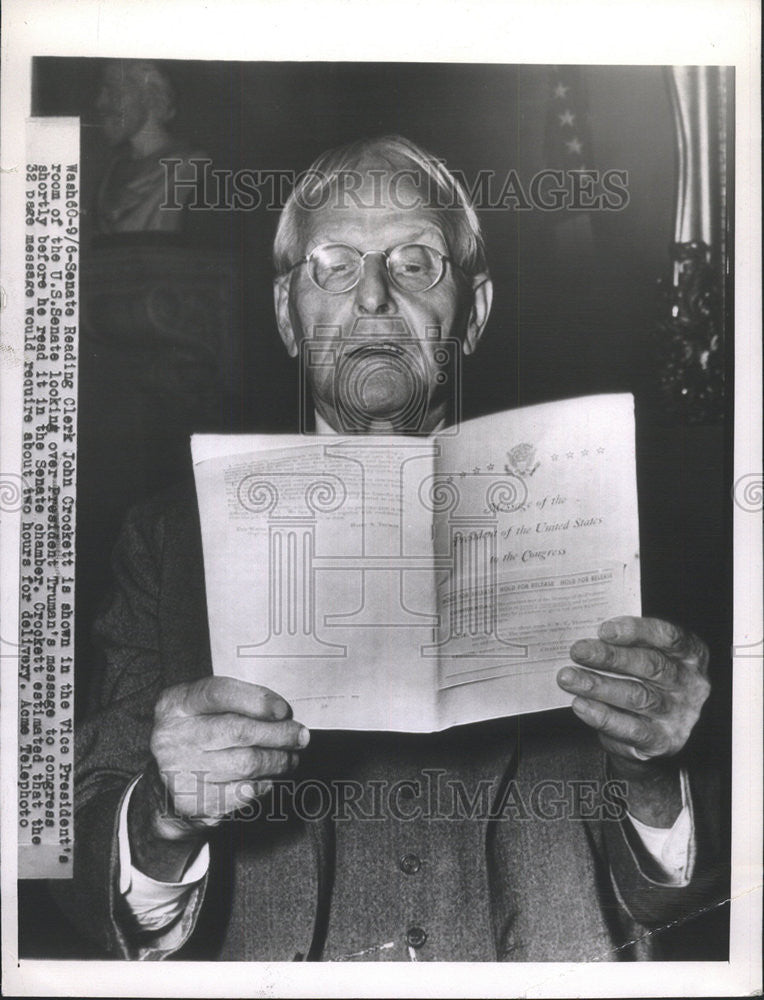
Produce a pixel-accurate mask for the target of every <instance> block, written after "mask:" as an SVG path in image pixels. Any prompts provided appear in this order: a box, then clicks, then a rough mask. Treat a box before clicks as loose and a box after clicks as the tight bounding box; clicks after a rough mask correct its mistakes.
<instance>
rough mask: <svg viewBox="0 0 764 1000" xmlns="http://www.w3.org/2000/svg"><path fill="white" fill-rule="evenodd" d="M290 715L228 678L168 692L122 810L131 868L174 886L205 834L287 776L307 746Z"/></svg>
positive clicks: (269, 695)
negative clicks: (147, 755)
mask: <svg viewBox="0 0 764 1000" xmlns="http://www.w3.org/2000/svg"><path fill="white" fill-rule="evenodd" d="M290 716H291V709H290V707H289V705H288V704H287V702H286V701H284V699H283V698H281V697H280V695H278V694H275V693H274V692H273V691H270V690H268V688H264V687H260V686H259V685H257V684H248V683H247V682H246V681H240V680H235V679H233V678H231V677H208V678H204V679H203V680H199V681H195V682H193V683H191V684H178V685H177V686H175V687H171V688H166V689H165V690H164V691H163V692H162V693H161V694H160V696H159V699H158V701H157V704H156V707H155V709H154V728H153V730H152V733H151V753H152V755H153V758H154V760H153V764H152V766H150V767H149V768H148V769H147V771H146V772H145V773H144V775H143V776H142V777H141V779H140V781H139V782H138V784H137V785H136V787H135V789H134V790H133V795H132V798H131V800H130V808H129V811H128V829H129V834H130V849H131V853H132V857H133V864H134V865H135V867H136V868H138V869H140V870H141V871H142V872H144V873H145V874H146V875H150V876H151V877H153V878H156V879H159V880H161V881H165V882H167V881H177V880H178V879H179V878H180V877H181V876H182V874H183V870H184V868H185V867H186V864H187V862H188V861H189V859H190V858H191V856H192V855H193V854H195V853H196V851H197V850H198V848H199V846H200V845H201V842H202V841H203V840H204V836H205V833H206V831H208V830H209V829H210V828H211V827H214V826H217V825H218V824H219V823H220V822H221V821H222V820H223V819H224V818H225V817H226V816H228V815H230V814H231V813H233V812H235V811H236V810H237V809H241V808H242V807H243V806H246V805H247V804H248V803H250V802H251V801H252V800H253V799H255V798H257V797H259V796H261V795H264V794H265V793H266V792H267V791H268V790H269V789H270V787H271V785H272V783H273V779H274V778H279V777H282V776H283V775H285V774H288V773H289V772H290V771H291V770H292V769H293V768H294V767H295V766H296V765H297V762H298V760H299V751H300V750H301V749H302V748H303V747H305V746H307V744H308V741H309V739H310V734H309V732H308V730H307V729H305V727H304V726H301V725H300V724H299V723H298V722H295V721H294V720H293V719H291V718H290Z"/></svg>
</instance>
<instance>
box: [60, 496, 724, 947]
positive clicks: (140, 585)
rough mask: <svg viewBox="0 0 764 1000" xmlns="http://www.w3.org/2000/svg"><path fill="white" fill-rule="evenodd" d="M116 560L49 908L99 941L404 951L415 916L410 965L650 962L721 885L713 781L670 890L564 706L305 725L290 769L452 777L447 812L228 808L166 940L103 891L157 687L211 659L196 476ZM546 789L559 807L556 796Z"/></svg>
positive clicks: (110, 880) (162, 503)
mask: <svg viewBox="0 0 764 1000" xmlns="http://www.w3.org/2000/svg"><path fill="white" fill-rule="evenodd" d="M113 568H114V579H115V587H114V592H113V594H112V595H111V596H110V598H109V600H108V602H107V603H106V604H105V611H104V613H103V614H102V615H101V616H100V618H99V619H98V621H97V624H96V628H95V632H96V639H97V642H98V644H99V646H100V649H101V650H102V653H103V657H104V664H103V671H102V673H101V675H100V684H99V690H98V693H97V697H96V706H95V710H94V712H93V713H92V715H91V717H90V718H89V719H88V721H87V722H86V723H85V725H84V726H83V727H81V729H80V731H79V733H78V737H77V768H76V806H77V812H76V827H75V830H76V847H75V862H74V879H73V882H72V883H71V884H67V886H66V887H65V891H62V887H58V889H59V892H58V897H59V902H60V905H61V906H62V908H63V909H64V910H65V911H66V913H67V914H68V915H69V916H70V918H71V919H72V920H73V921H74V922H75V923H76V924H77V925H78V926H79V928H80V929H81V930H82V931H84V932H85V933H86V934H87V935H89V936H90V937H91V938H93V939H94V940H96V941H97V942H99V943H100V945H101V947H102V948H103V950H104V953H105V954H109V955H112V956H115V957H121V958H141V959H158V958H165V957H169V956H170V955H172V956H173V957H179V958H200V959H210V958H220V959H230V960H263V961H265V960H267V961H292V960H318V959H343V960H347V959H353V958H357V959H359V960H374V959H393V960H394V959H401V958H403V959H405V958H407V957H409V956H408V954H407V944H406V942H407V930H409V929H410V927H411V925H412V924H414V925H415V928H416V929H417V930H418V929H424V931H425V932H426V934H425V936H426V943H425V944H424V945H422V946H421V947H420V948H419V952H418V956H417V957H418V958H420V959H432V960H474V961H482V960H485V961H528V960H535V961H543V960H555V961H596V960H605V961H615V960H622V959H635V958H652V957H659V954H658V953H657V952H656V936H655V935H654V934H653V933H652V929H653V928H655V927H656V926H659V925H662V924H664V923H668V922H671V921H675V920H678V919H681V918H682V917H683V916H684V915H686V914H689V913H693V912H697V911H699V910H700V909H701V908H704V907H706V906H708V905H710V904H711V903H713V902H714V901H715V900H716V899H717V898H718V896H719V894H720V893H721V892H722V891H723V890H722V889H721V888H720V884H721V882H720V880H721V878H722V875H723V866H722V865H719V864H718V863H717V861H716V858H717V855H718V851H719V844H718V842H717V839H716V837H715V834H714V824H713V823H712V822H711V821H710V819H709V817H713V812H714V803H713V789H712V787H711V784H710V783H709V782H708V781H707V780H705V779H704V780H703V781H701V782H698V783H693V784H692V798H693V809H694V820H695V828H696V845H697V848H696V859H695V865H694V874H693V877H692V879H691V880H690V882H689V884H687V885H684V886H669V885H665V884H663V882H662V881H661V875H660V873H659V872H657V871H656V870H655V868H654V867H651V860H650V859H649V857H647V856H646V855H645V854H644V852H643V851H642V852H640V847H639V843H638V841H635V838H634V835H633V831H631V832H630V828H629V823H628V821H627V820H626V821H622V820H621V819H618V818H614V817H613V815H612V809H611V806H612V803H611V802H609V801H605V799H603V792H602V789H603V787H604V786H605V783H606V781H607V774H606V770H605V756H604V754H603V753H602V752H601V750H600V749H599V745H598V743H597V740H596V738H595V737H594V735H593V734H591V733H590V731H589V730H588V729H586V727H584V726H583V724H581V723H579V722H578V721H577V720H576V719H575V718H574V717H573V715H572V713H571V712H569V711H568V710H564V711H560V712H551V713H542V714H540V715H537V716H530V717H521V718H519V719H514V720H511V719H502V720H497V721H495V722H491V723H485V724H481V725H478V726H465V727H459V728H457V729H455V730H451V731H449V732H447V733H445V734H434V735H432V736H407V735H406V734H370V733H345V734H343V733H314V735H313V740H312V742H311V746H310V747H309V752H306V753H305V754H304V755H303V756H304V760H303V763H301V765H300V769H299V771H298V774H297V775H296V779H301V780H302V781H303V782H304V783H305V786H306V787H307V784H308V783H309V782H310V781H313V782H314V786H315V783H316V782H318V781H319V779H320V780H323V781H327V782H330V783H331V782H338V781H339V783H340V784H339V786H338V787H340V786H341V787H348V786H347V785H342V782H343V781H347V782H352V781H353V780H355V781H356V787H368V786H369V782H370V781H371V782H374V781H376V782H377V787H383V786H384V787H388V788H389V787H390V784H391V783H395V782H396V781H398V782H399V783H400V781H401V778H406V779H412V780H413V779H415V780H414V783H415V784H416V781H418V780H420V779H423V777H424V778H426V779H427V781H428V782H430V783H431V782H432V781H433V780H437V781H439V782H441V783H442V782H445V783H446V784H447V785H448V783H449V782H450V781H451V780H452V779H457V780H458V782H459V783H460V785H459V787H460V788H461V789H462V792H461V793H458V794H457V799H458V801H457V803H456V806H455V805H454V796H453V794H452V795H451V798H450V799H449V801H448V802H447V803H446V804H445V805H444V804H443V803H439V806H438V808H439V809H440V812H441V813H443V811H444V810H445V815H440V814H437V815H434V816H430V817H427V816H424V817H423V818H419V819H418V820H417V821H416V822H412V821H411V819H410V813H411V810H410V809H409V808H408V807H407V808H406V809H404V808H403V807H402V806H400V801H401V800H399V801H398V805H399V806H400V808H398V809H397V810H393V813H394V814H392V813H391V811H390V802H389V801H388V802H387V805H386V806H385V809H383V810H382V813H381V814H380V815H379V816H376V817H375V821H371V822H367V823H365V824H364V823H360V822H359V821H358V819H357V816H354V814H353V812H352V809H351V810H350V814H349V815H348V816H340V817H338V816H337V815H336V814H335V813H334V812H332V811H330V812H329V814H327V812H326V810H324V812H323V813H321V814H319V813H318V812H316V813H311V814H310V816H306V811H307V810H306V808H303V810H302V811H301V813H300V814H299V815H297V814H296V812H295V810H294V809H292V808H291V807H289V806H287V807H286V808H285V815H284V816H279V817H278V819H277V821H274V820H272V819H269V818H268V816H267V815H261V816H259V817H256V818H254V819H252V821H250V822H244V821H231V822H226V823H224V824H222V826H221V828H220V829H218V830H217V831H216V832H215V833H214V834H213V835H212V837H211V859H212V860H211V865H210V871H209V873H208V875H207V877H206V878H205V880H204V882H203V883H202V884H201V885H200V886H198V887H197V888H196V889H195V890H194V891H193V893H192V896H191V899H190V901H189V905H188V907H187V909H186V911H185V913H184V915H183V916H182V918H181V919H180V929H179V930H178V931H177V938H176V940H175V943H174V944H173V945H172V946H171V947H167V946H166V945H164V944H163V939H162V936H161V935H160V936H159V937H154V938H152V937H150V936H147V935H146V934H143V933H141V932H140V931H136V930H135V929H134V928H133V927H132V926H131V920H130V917H129V914H126V913H125V911H124V906H123V904H122V902H121V900H120V897H119V893H118V874H119V873H118V851H117V840H116V830H117V820H118V816H119V811H120V806H121V803H122V801H123V798H124V795H125V791H126V789H127V787H128V785H129V783H130V782H131V780H132V779H133V778H134V777H135V776H136V775H137V774H139V773H141V771H142V770H143V769H144V768H145V767H146V766H147V764H148V762H149V760H150V753H149V736H150V732H151V726H152V721H153V709H154V704H155V702H156V699H157V696H158V694H159V692H160V691H161V690H162V689H163V688H164V687H166V686H168V685H172V684H176V683H181V682H185V681H189V680H193V679H196V678H200V677H203V676H206V675H208V674H209V673H210V672H211V663H210V650H209V636H208V628H207V615H206V602H205V593H204V575H203V565H202V552H201V539H200V532H199V524H198V515H197V512H196V503H195V497H194V495H193V490H190V489H189V490H179V491H173V492H170V493H168V494H167V495H165V496H163V497H161V498H158V499H157V500H155V501H152V502H151V503H149V504H147V505H144V506H143V507H141V508H138V509H136V510H135V511H133V512H132V513H131V515H130V517H129V518H128V520H127V523H126V526H125V529H124V531H123V533H122V536H121V539H120V541H119V543H118V545H117V548H116V550H115V555H114V566H113ZM691 778H692V776H691ZM385 783H387V785H386V786H385ZM540 783H541V784H542V785H543V786H544V787H543V788H542V789H541V793H542V796H541V798H540V799H538V800H536V804H537V805H539V803H541V805H539V808H538V809H534V808H532V807H531V806H532V805H533V802H534V795H538V794H539V785H540ZM582 783H583V784H582ZM582 787H583V788H584V789H585V790H584V791H583V793H581V791H580V790H581V788H582ZM576 789H578V791H576ZM399 790H400V789H399ZM571 790H573V791H571ZM451 792H453V789H451ZM544 794H547V798H543V795H544ZM571 795H574V796H578V805H577V807H576V809H575V810H573V812H575V813H576V815H572V813H571V810H570V808H569V805H570V796H571ZM459 796H461V797H459ZM556 799H562V800H564V802H565V803H566V805H565V806H564V807H562V808H560V807H558V808H555V806H554V801H555V800H556ZM306 801H307V800H306ZM486 803H488V804H490V808H486ZM529 803H530V804H531V805H530V806H529ZM457 806H458V808H457ZM449 810H450V813H449ZM402 812H406V815H405V816H404V815H401V813H402ZM313 816H315V818H313ZM412 844H413V846H414V848H415V849H416V853H415V854H411V853H409V854H406V855H405V856H406V857H407V858H410V857H415V858H416V860H417V863H418V862H419V861H420V859H421V862H422V864H421V867H420V869H418V870H417V872H416V873H415V874H412V872H410V871H409V873H408V874H404V873H403V872H402V871H401V865H400V864H399V861H400V857H401V854H400V852H401V851H407V850H408V848H409V847H411V845H412ZM412 867H416V866H415V865H413V863H411V862H408V868H409V869H411V868H412ZM409 950H410V949H409Z"/></svg>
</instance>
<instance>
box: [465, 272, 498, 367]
mask: <svg viewBox="0 0 764 1000" xmlns="http://www.w3.org/2000/svg"><path fill="white" fill-rule="evenodd" d="M492 302H493V282H492V281H491V279H490V277H489V276H488V275H487V274H476V275H475V276H474V277H473V279H472V308H471V309H470V314H469V318H468V319H467V331H466V334H465V337H464V342H463V344H462V349H463V351H464V353H465V354H474V353H475V351H476V350H477V346H478V344H479V343H480V338H481V337H482V336H483V330H485V325H486V323H487V322H488V316H489V313H490V312H491V303H492Z"/></svg>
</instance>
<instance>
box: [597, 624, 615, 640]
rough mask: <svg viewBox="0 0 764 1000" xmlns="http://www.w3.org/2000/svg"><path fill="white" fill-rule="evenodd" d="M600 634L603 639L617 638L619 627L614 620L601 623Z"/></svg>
mask: <svg viewBox="0 0 764 1000" xmlns="http://www.w3.org/2000/svg"><path fill="white" fill-rule="evenodd" d="M600 636H601V637H602V638H603V639H617V638H618V629H617V627H616V626H615V624H614V623H613V622H603V623H602V624H601V625H600Z"/></svg>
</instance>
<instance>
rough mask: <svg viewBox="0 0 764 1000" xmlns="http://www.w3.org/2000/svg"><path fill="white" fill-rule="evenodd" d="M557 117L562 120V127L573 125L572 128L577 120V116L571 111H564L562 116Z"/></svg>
mask: <svg viewBox="0 0 764 1000" xmlns="http://www.w3.org/2000/svg"><path fill="white" fill-rule="evenodd" d="M557 117H558V118H559V119H560V125H571V126H572V125H573V123H574V122H575V120H576V116H575V115H574V114H573V112H572V111H570V110H568V111H563V113H562V114H561V115H557Z"/></svg>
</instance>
